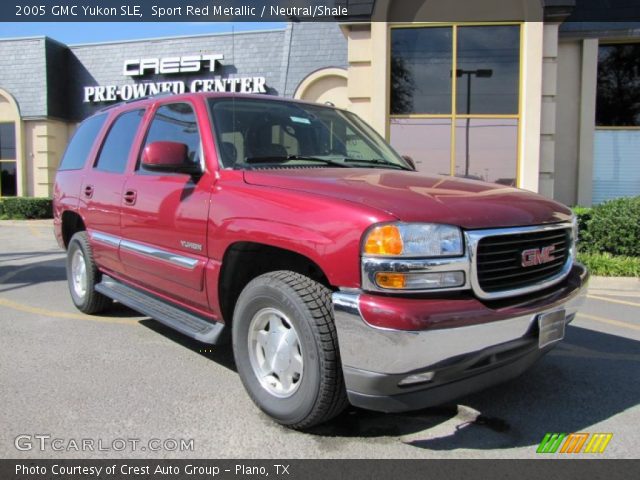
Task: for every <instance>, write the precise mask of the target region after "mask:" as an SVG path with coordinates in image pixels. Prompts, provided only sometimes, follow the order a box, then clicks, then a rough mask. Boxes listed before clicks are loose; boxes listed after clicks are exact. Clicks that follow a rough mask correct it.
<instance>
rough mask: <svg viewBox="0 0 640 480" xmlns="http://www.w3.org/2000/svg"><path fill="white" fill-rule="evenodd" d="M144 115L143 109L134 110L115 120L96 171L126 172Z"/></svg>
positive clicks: (97, 162) (98, 159)
mask: <svg viewBox="0 0 640 480" xmlns="http://www.w3.org/2000/svg"><path fill="white" fill-rule="evenodd" d="M143 115H144V110H143V109H140V110H132V111H130V112H126V113H123V114H122V115H120V116H119V117H118V118H116V119H115V121H114V122H113V124H112V125H111V128H110V129H109V133H107V138H106V139H105V140H104V143H103V144H102V148H101V149H100V153H99V154H98V158H97V160H96V163H95V165H94V168H95V169H96V170H100V171H103V172H111V173H123V172H124V171H125V169H126V168H127V162H128V161H129V154H130V153H131V147H132V146H133V140H134V139H135V137H136V133H137V132H138V128H139V127H140V123H141V122H142V117H143Z"/></svg>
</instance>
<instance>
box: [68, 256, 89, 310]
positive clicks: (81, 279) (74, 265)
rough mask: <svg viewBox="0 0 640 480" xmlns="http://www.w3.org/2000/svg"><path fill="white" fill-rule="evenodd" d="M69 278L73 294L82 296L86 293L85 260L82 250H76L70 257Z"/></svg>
mask: <svg viewBox="0 0 640 480" xmlns="http://www.w3.org/2000/svg"><path fill="white" fill-rule="evenodd" d="M71 280H72V284H73V291H74V292H75V294H76V295H77V296H78V297H80V298H83V297H84V296H85V295H86V293H87V262H86V261H85V259H84V255H83V254H82V251H80V250H76V251H75V252H73V257H72V258H71Z"/></svg>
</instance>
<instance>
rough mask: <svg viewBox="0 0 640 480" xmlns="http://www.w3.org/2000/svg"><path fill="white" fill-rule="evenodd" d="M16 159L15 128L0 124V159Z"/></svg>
mask: <svg viewBox="0 0 640 480" xmlns="http://www.w3.org/2000/svg"><path fill="white" fill-rule="evenodd" d="M5 158H6V159H14V158H16V126H15V124H14V123H13V122H12V123H0V159H5Z"/></svg>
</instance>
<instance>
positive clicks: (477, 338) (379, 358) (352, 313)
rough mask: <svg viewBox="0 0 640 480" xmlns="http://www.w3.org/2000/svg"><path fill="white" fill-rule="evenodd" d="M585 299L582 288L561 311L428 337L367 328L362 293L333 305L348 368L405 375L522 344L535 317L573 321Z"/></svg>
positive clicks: (340, 297) (336, 298) (339, 297)
mask: <svg viewBox="0 0 640 480" xmlns="http://www.w3.org/2000/svg"><path fill="white" fill-rule="evenodd" d="M585 295H586V287H585V286H583V287H582V288H581V289H579V290H578V291H577V292H576V293H574V294H573V295H572V296H571V298H569V299H568V300H567V301H566V303H565V304H563V305H561V306H558V305H557V304H554V305H552V306H549V307H546V308H545V307H544V306H541V307H540V309H539V310H536V311H535V312H534V313H531V314H527V315H523V316H518V317H513V318H508V319H505V320H499V321H495V322H489V323H483V324H478V325H471V326H465V327H457V328H449V329H433V330H424V331H405V330H391V329H382V328H378V327H374V326H372V325H370V324H368V323H367V322H366V320H365V319H364V317H363V316H362V313H361V311H360V308H359V301H360V294H359V293H353V292H336V293H334V294H333V296H332V300H333V309H334V315H335V324H336V329H337V333H338V342H339V346H340V355H341V357H342V364H343V366H344V367H350V368H357V369H360V370H366V371H370V372H376V373H381V374H400V373H407V372H412V371H415V370H422V369H426V368H429V367H431V366H434V365H437V364H438V363H440V362H443V361H445V360H448V359H451V358H454V357H457V356H460V355H465V354H470V353H474V352H479V351H482V350H484V349H487V348H490V347H493V346H496V345H499V344H502V343H506V342H509V341H513V340H517V339H520V338H522V337H524V336H525V335H526V334H527V333H528V332H529V330H530V328H531V327H532V324H533V323H534V321H535V319H536V316H537V315H539V314H540V313H544V312H546V311H553V310H557V309H558V308H564V309H565V310H566V314H567V321H570V320H571V318H573V316H574V315H575V313H576V312H577V310H578V308H579V307H580V305H581V304H582V302H583V301H584V297H585ZM348 388H349V386H348V385H347V389H348Z"/></svg>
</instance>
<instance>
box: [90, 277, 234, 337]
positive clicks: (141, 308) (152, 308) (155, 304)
mask: <svg viewBox="0 0 640 480" xmlns="http://www.w3.org/2000/svg"><path fill="white" fill-rule="evenodd" d="M96 291H98V292H100V293H101V294H103V295H105V296H107V297H109V298H112V299H114V300H116V301H118V302H120V303H122V304H123V305H126V306H127V307H130V308H133V309H134V310H136V311H138V312H140V313H142V314H144V315H148V316H149V317H151V318H153V319H154V320H157V321H158V322H160V323H163V324H165V325H166V326H168V327H171V328H173V329H174V330H177V331H178V332H180V333H183V334H184V335H187V336H188V337H191V338H193V339H195V340H198V341H199V342H202V343H209V344H216V343H223V342H222V341H223V337H224V336H223V332H224V330H225V328H224V324H223V323H211V322H207V321H206V320H203V319H202V318H201V317H198V316H196V315H194V314H192V313H189V312H185V311H184V310H182V309H180V308H177V307H174V306H173V305H170V304H169V303H167V302H164V301H162V300H159V299H157V298H155V297H154V296H152V295H150V294H148V293H145V292H142V291H140V290H137V289H135V288H132V287H129V286H127V285H125V284H123V283H121V282H118V281H117V280H114V279H113V278H111V277H108V276H106V275H103V276H102V282H100V283H99V284H97V285H96Z"/></svg>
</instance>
